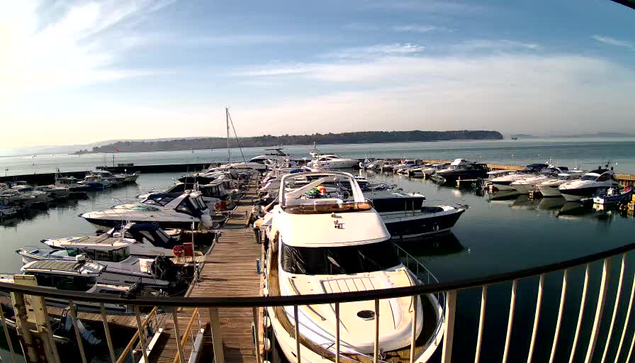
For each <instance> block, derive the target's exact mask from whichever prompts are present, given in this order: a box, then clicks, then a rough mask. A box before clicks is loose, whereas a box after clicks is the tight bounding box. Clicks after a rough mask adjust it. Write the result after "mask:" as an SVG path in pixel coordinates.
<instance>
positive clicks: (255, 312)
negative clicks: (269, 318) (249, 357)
mask: <svg viewBox="0 0 635 363" xmlns="http://www.w3.org/2000/svg"><path fill="white" fill-rule="evenodd" d="M252 314H253V316H254V343H255V345H256V363H261V361H262V357H261V356H260V330H259V329H258V322H259V319H258V308H256V307H254V308H252Z"/></svg>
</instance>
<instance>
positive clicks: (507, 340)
mask: <svg viewBox="0 0 635 363" xmlns="http://www.w3.org/2000/svg"><path fill="white" fill-rule="evenodd" d="M517 291H518V280H514V281H513V282H512V294H511V298H510V301H509V318H508V319H507V334H506V336H505V350H504V351H503V363H506V362H507V358H508V357H509V345H510V344H511V337H512V328H513V326H514V310H516V292H517Z"/></svg>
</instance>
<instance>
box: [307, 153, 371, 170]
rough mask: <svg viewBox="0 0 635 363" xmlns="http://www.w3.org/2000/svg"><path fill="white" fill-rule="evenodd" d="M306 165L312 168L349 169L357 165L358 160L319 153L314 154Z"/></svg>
mask: <svg viewBox="0 0 635 363" xmlns="http://www.w3.org/2000/svg"><path fill="white" fill-rule="evenodd" d="M307 166H308V167H310V168H314V169H350V168H355V167H357V166H359V160H357V159H348V158H342V157H339V156H337V155H335V154H321V155H316V156H315V159H313V161H311V162H309V163H308V164H307Z"/></svg>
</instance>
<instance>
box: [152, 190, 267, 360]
mask: <svg viewBox="0 0 635 363" xmlns="http://www.w3.org/2000/svg"><path fill="white" fill-rule="evenodd" d="M254 197H255V188H251V189H250V190H249V191H248V192H247V193H246V194H245V195H244V196H243V198H242V199H241V201H239V203H238V206H237V207H236V208H235V209H234V210H233V211H232V213H231V215H230V218H229V220H228V221H227V223H226V224H225V227H224V228H223V229H222V230H221V233H222V234H221V236H220V238H219V239H218V241H217V242H216V243H215V244H214V246H213V248H211V252H210V253H208V254H207V255H206V256H205V259H204V265H203V267H202V269H201V273H200V278H199V281H198V282H196V283H195V284H194V285H193V286H192V288H191V289H190V291H189V292H188V293H187V294H186V296H188V297H228V296H230V297H249V296H256V295H261V294H262V275H261V274H259V273H258V270H257V264H256V261H257V260H258V259H261V258H262V255H263V245H262V244H258V243H256V241H255V238H254V233H253V230H252V229H251V228H250V227H249V225H248V224H249V217H250V213H251V209H252V206H253V198H254ZM218 314H219V318H220V319H219V320H220V332H221V333H220V334H221V335H222V342H223V353H224V357H225V362H228V363H233V362H236V363H238V362H256V361H257V358H256V348H255V344H254V339H253V333H252V325H253V322H254V312H253V309H251V308H242V309H239V308H231V309H224V308H218ZM177 316H178V328H179V333H180V334H179V339H181V340H182V342H184V343H185V344H182V346H183V353H184V355H185V357H186V359H189V357H190V355H191V354H192V351H193V350H194V349H195V346H196V344H195V343H196V342H200V340H198V341H197V339H195V338H194V336H195V335H197V334H199V333H202V334H201V336H202V337H203V341H202V346H203V347H202V349H200V352H199V353H198V356H199V357H203V358H208V359H204V360H202V361H211V356H212V343H211V339H210V333H209V332H210V327H209V322H210V310H209V309H200V310H197V309H191V308H188V309H180V310H179V311H178V314H177ZM257 316H258V317H259V316H261V314H260V312H258V314H257ZM165 321H166V322H165V324H164V326H163V336H162V337H161V339H160V340H159V341H158V342H157V344H156V345H155V346H154V347H153V350H152V353H151V355H150V357H149V359H150V361H151V362H159V363H173V362H176V361H177V360H175V357H178V355H179V352H178V346H177V343H176V332H175V329H174V322H173V319H166V320H165ZM259 331H260V332H262V329H260V328H259ZM188 334H192V337H189V336H188ZM260 341H262V340H260ZM197 348H199V347H197Z"/></svg>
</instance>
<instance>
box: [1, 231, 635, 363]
mask: <svg viewBox="0 0 635 363" xmlns="http://www.w3.org/2000/svg"><path fill="white" fill-rule="evenodd" d="M634 249H635V243H632V244H627V245H624V246H621V247H617V248H613V249H610V250H607V251H603V252H599V253H594V254H590V255H587V256H584V257H579V258H574V259H570V260H567V261H562V262H557V263H552V264H547V265H543V266H539V267H533V268H528V269H522V270H517V271H513V272H507V273H502V274H495V275H492V276H485V277H478V278H472V279H466V280H460V281H452V282H434V281H433V275H432V274H431V273H429V271H427V270H426V271H425V272H424V271H422V270H421V268H422V267H419V269H420V270H419V272H420V273H425V274H427V275H429V276H430V281H431V283H424V284H421V285H416V286H411V287H403V288H393V289H384V290H375V291H360V292H348V293H338V294H319V295H301V296H272V297H262V296H253V297H232V296H224V297H213V298H207V297H205V298H202V297H168V298H166V297H138V298H130V299H126V298H121V297H119V296H109V295H98V294H86V293H82V292H72V291H61V290H54V289H50V288H43V287H34V286H25V285H16V284H10V283H0V291H2V292H5V293H12V294H13V299H12V307H13V309H14V312H15V317H16V319H15V320H16V322H17V330H18V336H19V340H20V342H21V343H23V344H22V346H23V347H24V349H23V354H24V355H25V359H26V361H29V362H31V361H33V362H35V361H42V360H45V361H49V362H59V361H60V357H59V355H58V351H57V349H56V348H55V344H54V343H52V342H53V339H52V332H51V328H50V323H49V321H48V319H46V321H40V323H39V324H40V325H37V327H35V328H34V327H33V324H30V325H29V323H28V321H29V318H28V317H27V315H28V314H31V312H27V311H26V309H25V308H26V301H27V300H29V301H31V302H33V301H37V300H41V299H39V298H42V299H44V300H46V299H56V300H58V301H59V300H60V299H63V300H66V301H68V305H69V306H70V307H71V315H72V319H73V320H72V321H73V325H74V326H77V316H76V313H75V310H74V309H73V307H74V306H76V305H77V303H78V302H91V303H96V304H97V306H100V307H101V317H102V321H103V325H104V333H105V336H106V342H107V344H108V346H109V355H110V359H111V361H112V362H123V361H128V359H129V357H134V358H133V361H134V362H136V361H139V360H138V359H139V353H138V352H139V351H137V354H136V355H134V354H133V353H132V352H133V351H134V347H137V349H138V347H139V346H140V352H141V354H140V355H141V356H142V357H141V359H143V361H144V362H148V358H149V356H151V355H152V352H151V348H152V344H153V340H154V335H149V334H147V332H148V330H149V329H148V325H149V324H156V327H157V328H158V326H160V325H161V323H160V322H158V320H155V319H159V318H160V317H161V316H163V318H166V319H168V320H169V318H170V314H171V315H172V316H171V318H172V320H173V321H174V324H173V325H172V329H174V330H173V332H172V334H171V335H172V338H173V339H175V340H176V341H177V346H178V349H176V351H177V352H176V353H170V354H174V355H175V356H176V357H178V359H179V360H180V361H181V362H184V361H185V360H186V356H185V352H186V351H192V350H194V349H193V348H194V347H193V346H198V345H200V341H201V340H202V334H203V333H202V331H203V330H204V329H207V330H205V332H206V333H205V334H206V339H207V340H208V341H210V342H211V347H212V348H211V349H212V350H213V352H212V353H215V354H214V357H215V358H214V359H215V361H216V362H217V363H224V354H223V344H224V343H223V328H222V327H221V323H220V318H219V310H221V309H222V310H225V309H230V310H231V309H238V308H242V309H243V310H244V308H252V310H253V319H254V322H255V328H256V332H255V334H254V338H255V339H254V340H255V347H258V348H257V352H258V354H257V355H256V361H257V362H258V363H261V362H262V361H263V357H262V356H261V355H260V352H261V349H260V347H261V341H260V339H261V338H260V334H259V333H258V331H259V329H261V328H262V327H264V328H265V329H268V325H267V324H263V325H259V323H258V322H259V321H264V320H265V319H263V318H262V316H261V315H260V312H261V311H262V310H261V309H259V308H263V307H275V306H292V307H293V310H294V312H295V314H293V315H292V320H291V321H292V322H294V324H293V327H292V328H291V329H292V330H295V336H296V337H302V335H301V334H302V328H303V326H302V325H301V324H298V308H299V307H300V306H306V305H319V304H333V305H334V309H335V315H336V317H337V319H338V321H339V317H340V306H341V304H344V303H348V302H355V301H374V305H375V312H376V313H379V306H380V304H379V302H380V301H381V300H382V299H390V298H397V297H412V298H413V299H414V298H415V297H416V296H423V295H426V294H444V295H445V296H446V297H447V298H446V299H445V303H444V304H443V305H444V307H445V308H444V311H443V314H444V319H443V326H442V329H443V340H442V342H440V350H441V351H440V355H441V361H442V362H443V363H446V362H451V361H452V353H453V343H454V329H455V318H456V316H457V315H456V314H457V312H456V309H457V295H458V292H459V291H464V290H466V289H475V288H476V289H480V290H481V305H480V312H479V323H478V330H477V331H476V349H475V351H474V361H475V362H481V361H483V360H482V357H481V353H482V342H483V337H484V330H485V311H486V308H487V299H488V289H489V287H490V286H493V285H498V284H503V283H510V282H511V293H510V300H509V312H508V315H507V327H506V333H505V340H504V343H503V342H502V341H501V345H500V347H502V348H503V356H502V362H503V363H505V362H509V361H511V359H510V351H511V350H510V346H511V345H512V340H513V338H514V335H513V334H512V332H513V330H514V328H515V327H514V322H515V314H516V313H517V306H516V299H517V291H518V285H519V282H520V281H522V280H527V279H532V278H538V283H537V294H536V306H535V310H534V311H533V324H532V326H533V328H532V330H531V331H532V333H531V338H530V341H529V349H528V352H527V355H526V359H523V360H526V361H527V362H532V361H534V360H535V359H537V358H536V354H535V351H536V349H537V346H536V340H537V339H538V336H539V335H544V334H545V330H544V329H541V330H539V329H538V326H539V324H543V325H545V324H547V325H552V324H553V325H552V326H554V330H553V334H549V335H550V336H540V339H541V340H542V341H544V340H545V339H546V340H547V341H551V344H550V350H549V356H550V358H549V362H554V361H555V359H556V358H555V357H556V353H557V352H558V353H559V356H562V355H563V354H565V355H567V356H568V357H569V358H570V360H573V358H577V359H576V360H584V361H585V362H591V361H594V362H599V361H602V362H604V361H611V362H630V361H631V360H632V358H633V357H632V354H633V347H634V345H635V334H634V333H635V332H634V330H635V324H633V322H631V320H632V319H631V312H632V308H633V300H634V295H635V276H633V277H627V276H626V272H627V271H629V274H630V273H632V272H631V271H632V270H631V269H627V268H626V261H627V260H628V258H631V257H628V256H629V254H631V252H632V251H633V250H634ZM402 256H407V257H406V258H407V262H406V263H411V264H412V263H414V262H410V259H411V258H412V256H408V255H402ZM613 259H616V260H618V259H619V261H620V266H619V276H618V277H615V276H611V264H612V260H613ZM596 261H601V262H602V273H601V279H600V284H599V289H597V290H593V289H592V286H595V285H592V284H590V283H589V280H591V277H590V275H591V273H590V265H591V264H592V263H593V262H596ZM414 266H416V264H415V265H414ZM578 266H585V270H586V272H585V279H584V283H583V284H582V287H581V289H582V292H581V294H582V298H581V301H580V305H579V306H567V313H570V312H571V311H572V309H573V311H574V312H575V311H577V313H578V319H577V321H576V325H575V333H574V334H573V344H572V345H571V346H570V347H569V345H568V341H569V340H570V339H569V336H568V335H566V336H567V338H566V339H565V340H566V342H563V339H562V338H563V337H565V335H563V334H568V331H567V332H563V329H562V328H563V324H562V321H563V315H564V310H565V301H566V300H567V299H566V298H567V295H568V294H569V295H571V294H572V293H573V294H576V293H578V294H579V293H580V292H579V291H576V289H578V288H580V287H579V286H576V284H571V282H570V275H571V271H572V269H574V268H575V267H578ZM414 268H415V269H416V268H417V267H414ZM415 272H416V271H415ZM552 273H562V282H561V285H559V289H560V292H559V296H560V298H559V303H558V304H557V305H558V306H557V318H556V319H555V321H543V322H541V321H540V319H541V313H542V312H544V311H546V310H547V309H548V308H547V307H543V306H542V305H543V292H544V290H545V278H546V276H547V275H548V274H552ZM613 278H617V284H616V286H617V287H616V288H612V289H611V290H610V292H609V282H610V281H611V279H613ZM426 281H427V278H426ZM627 281H628V282H627ZM629 284H630V285H629ZM624 285H626V286H628V287H629V289H628V290H630V291H628V292H626V291H622V290H625V289H626V288H625V286H624ZM613 289H615V290H613ZM27 296H30V298H28V297H27ZM576 296H579V295H576ZM607 298H608V299H609V303H608V304H607ZM589 301H592V302H597V304H591V306H594V308H595V309H594V311H592V312H590V311H587V313H591V314H585V306H586V307H589V306H588V305H590V303H589ZM626 301H627V303H626V304H625V303H624V302H626ZM611 302H614V304H613V305H612V306H611V305H610V303H611ZM110 304H119V305H121V304H125V305H127V306H129V307H130V311H134V316H135V321H136V324H135V325H136V327H137V333H136V334H135V336H136V337H135V338H134V339H133V341H132V342H131V343H130V344H128V347H126V348H125V349H124V350H123V351H122V352H121V353H118V354H115V352H118V351H117V350H116V349H115V347H113V346H112V344H113V340H112V336H111V333H110V329H109V325H110V324H111V319H112V318H114V316H110V315H108V314H106V311H105V310H104V306H108V305H110ZM567 304H569V305H571V301H568V303H567ZM607 305H609V306H607ZM148 307H150V308H151V310H150V309H148ZM554 307H555V306H554ZM179 308H181V309H183V308H188V309H191V308H194V310H193V314H192V315H191V317H190V319H189V324H187V325H186V326H184V327H183V326H179V321H178V317H177V309H179ZM141 309H144V311H148V310H149V311H150V313H149V314H147V315H146V314H141ZM43 310H45V311H46V309H43ZM625 310H626V311H625ZM0 313H1V315H2V316H0V319H1V321H2V323H3V330H4V334H5V338H6V340H7V342H8V344H9V347H10V348H11V347H13V344H12V341H13V340H15V336H14V335H12V334H11V333H10V331H9V329H7V328H6V327H7V324H6V322H7V320H6V319H5V316H4V313H3V312H2V309H0ZM412 314H413V317H414V318H415V319H414V321H416V314H417V309H412ZM36 315H37V314H36ZM591 315H592V320H590V319H589V317H590V316H591ZM144 316H145V317H144ZM182 316H183V315H182ZM585 317H586V318H585ZM250 319H251V318H250ZM153 321H156V322H154V323H153ZM375 321H376V324H375V332H374V347H375V349H374V353H373V354H372V355H371V354H369V355H368V356H369V357H370V356H372V360H373V361H374V362H380V361H381V360H382V352H381V350H380V346H381V344H380V343H381V342H380V339H379V336H380V326H379V323H378V322H379V319H375ZM197 322H198V324H199V325H198V329H199V330H198V333H197V334H196V335H195V334H194V331H195V329H194V327H195V326H196V323H197ZM339 325H340V324H336V328H335V331H334V332H332V333H333V334H334V336H335V342H334V343H335V351H336V354H335V355H334V357H333V360H334V361H335V362H337V363H339V362H340V361H346V362H350V361H351V360H352V359H351V358H350V357H349V356H347V355H346V354H343V353H340V352H341V351H340V348H341V343H342V342H341V341H340V331H339V330H340V328H339ZM583 326H587V327H588V326H590V327H591V329H588V328H583ZM29 327H31V329H29ZM183 328H185V330H184V331H181V330H180V329H183ZM415 330H416V329H413V333H412V341H411V344H412V346H414V344H415V340H416V338H417V337H416V336H415ZM567 330H569V329H567ZM75 331H76V332H77V329H75ZM0 334H2V333H0ZM35 338H38V339H35ZM188 338H189V339H188ZM75 339H76V342H75V343H76V346H77V349H78V355H79V356H80V357H81V360H82V361H86V360H87V358H86V351H85V349H84V347H83V343H82V338H81V336H80V334H79V333H77V334H76V336H75ZM296 341H297V345H296V346H295V347H294V348H293V352H294V354H295V355H296V357H297V362H301V360H302V354H301V350H302V349H308V348H307V347H306V346H305V345H303V344H300V339H297V340H296ZM522 341H523V342H525V341H526V339H524V338H522ZM197 342H198V343H197ZM51 343H52V345H51ZM262 343H265V342H262ZM36 344H43V345H44V347H45V348H46V347H48V348H47V349H36V348H39V346H38V347H36ZM202 346H203V347H205V345H202ZM263 346H265V347H266V348H267V349H271V346H270V345H269V346H267V344H263ZM567 348H568V351H566V352H562V351H561V350H562V349H567ZM462 349H463V352H462V353H463V355H464V354H465V352H464V347H462ZM42 352H46V356H45V359H42V355H43V354H44V353H42ZM172 352H174V350H172ZM198 352H199V353H200V350H198ZM16 354H17V352H14V353H13V354H12V358H13V359H14V360H15V359H16V357H15V355H16ZM165 354H167V353H165ZM519 354H521V353H519V352H518V351H515V352H514V355H515V356H517V355H519ZM190 357H192V356H190ZM161 358H165V357H161ZM174 358H175V357H173V356H171V357H169V359H170V360H172V359H174ZM580 358H583V359H580ZM417 359H418V357H416V356H415V354H414V349H411V350H410V356H409V357H408V358H403V359H402V360H401V361H404V362H405V361H409V362H418V360H417ZM76 360H78V361H79V359H76ZM514 360H516V359H514ZM462 361H463V360H462Z"/></svg>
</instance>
